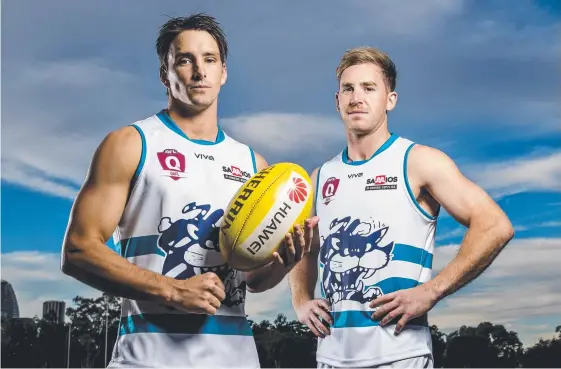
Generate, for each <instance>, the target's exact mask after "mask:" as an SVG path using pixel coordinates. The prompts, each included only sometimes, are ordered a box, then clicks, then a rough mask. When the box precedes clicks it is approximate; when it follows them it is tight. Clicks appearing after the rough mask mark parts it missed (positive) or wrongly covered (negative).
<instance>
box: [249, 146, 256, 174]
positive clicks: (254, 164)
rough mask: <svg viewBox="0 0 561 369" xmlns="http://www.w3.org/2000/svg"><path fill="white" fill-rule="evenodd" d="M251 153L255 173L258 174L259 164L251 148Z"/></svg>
mask: <svg viewBox="0 0 561 369" xmlns="http://www.w3.org/2000/svg"><path fill="white" fill-rule="evenodd" d="M249 152H251V161H252V162H253V173H254V174H256V173H257V162H256V160H255V152H254V151H253V149H252V148H251V147H250V148H249Z"/></svg>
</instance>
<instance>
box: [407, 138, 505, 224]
mask: <svg viewBox="0 0 561 369" xmlns="http://www.w3.org/2000/svg"><path fill="white" fill-rule="evenodd" d="M410 160H411V164H412V165H411V166H410V171H411V172H412V174H413V176H414V177H415V178H416V179H417V180H418V181H419V183H420V184H421V186H422V188H423V189H425V190H426V191H427V192H428V193H429V194H430V195H431V196H432V197H433V198H434V199H435V200H436V201H437V202H438V203H439V204H440V205H441V206H442V207H443V208H444V209H445V210H446V211H447V212H448V213H449V214H450V215H451V216H452V217H453V218H454V219H456V220H457V221H458V222H459V223H461V224H462V225H464V226H466V227H467V226H469V224H470V223H471V222H472V221H473V219H474V218H475V217H481V216H493V215H497V214H499V213H501V210H500V209H499V207H498V205H497V204H496V203H495V202H494V201H493V199H492V198H491V197H490V196H489V195H488V194H487V193H486V192H485V191H484V190H483V189H482V188H481V187H479V186H478V185H477V184H475V183H474V182H472V181H471V180H469V179H468V178H466V177H465V176H464V175H463V174H462V172H461V171H460V170H459V169H458V167H457V166H456V164H455V163H454V161H453V160H452V159H451V158H449V157H448V156H447V155H446V154H444V153H443V152H441V151H439V150H436V149H433V148H430V147H426V146H420V145H416V146H415V147H414V148H413V149H412V150H411V153H410Z"/></svg>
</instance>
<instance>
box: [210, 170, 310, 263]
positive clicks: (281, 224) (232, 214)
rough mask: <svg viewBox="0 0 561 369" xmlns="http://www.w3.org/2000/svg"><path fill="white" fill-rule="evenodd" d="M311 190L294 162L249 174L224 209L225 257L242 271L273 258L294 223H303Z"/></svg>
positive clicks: (222, 228)
mask: <svg viewBox="0 0 561 369" xmlns="http://www.w3.org/2000/svg"><path fill="white" fill-rule="evenodd" d="M312 192H313V188H312V181H311V179H310V177H309V176H308V174H307V173H306V171H305V170H304V169H303V168H302V167H301V166H299V165H297V164H293V163H279V164H274V165H271V166H269V167H267V168H265V169H263V170H261V171H260V172H258V173H256V174H255V175H253V177H251V178H249V179H248V180H247V181H246V182H245V183H244V184H243V185H242V186H241V187H240V189H239V190H238V192H237V193H236V195H235V196H234V197H233V198H232V200H231V201H230V204H229V205H228V207H227V208H226V210H225V211H224V218H223V220H222V223H221V225H220V241H219V243H220V252H221V254H222V257H223V258H224V260H225V261H226V262H227V263H228V264H229V265H231V266H232V267H233V268H235V269H238V270H241V271H249V270H253V269H256V268H259V267H261V266H263V265H265V264H267V263H269V262H270V261H272V260H273V253H274V252H275V251H277V250H278V248H279V246H280V245H281V242H282V241H283V239H284V236H285V235H286V234H287V233H288V232H292V231H293V227H294V225H296V224H300V225H301V226H302V227H304V222H305V220H306V219H307V218H308V217H309V216H310V214H311V210H312V203H313V194H312Z"/></svg>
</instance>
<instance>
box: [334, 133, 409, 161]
mask: <svg viewBox="0 0 561 369" xmlns="http://www.w3.org/2000/svg"><path fill="white" fill-rule="evenodd" d="M398 137H399V136H398V135H395V134H393V133H392V134H391V135H390V138H388V140H387V141H386V142H384V144H383V145H382V146H380V148H379V149H378V150H376V152H375V153H374V154H373V155H372V156H371V157H370V158H369V159H366V160H358V161H350V160H349V148H348V147H346V148H345V150H343V163H345V164H348V165H362V164H364V163H368V162H369V161H370V160H372V158H374V157H375V156H377V155H380V154H381V153H383V152H384V151H386V150H387V149H388V148H389V147H390V146H391V145H392V144H393V143H394V142H395V140H397V139H398Z"/></svg>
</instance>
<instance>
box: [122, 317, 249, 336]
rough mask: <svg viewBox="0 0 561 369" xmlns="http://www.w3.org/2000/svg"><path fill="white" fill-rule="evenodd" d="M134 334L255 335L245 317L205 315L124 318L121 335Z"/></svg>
mask: <svg viewBox="0 0 561 369" xmlns="http://www.w3.org/2000/svg"><path fill="white" fill-rule="evenodd" d="M133 333H168V334H174V333H181V334H219V335H237V336H251V335H252V334H253V332H252V330H251V327H250V326H249V323H248V321H247V319H246V318H245V317H243V316H229V315H205V314H139V315H130V316H126V317H122V318H121V322H120V325H119V335H120V336H122V335H125V334H133Z"/></svg>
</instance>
